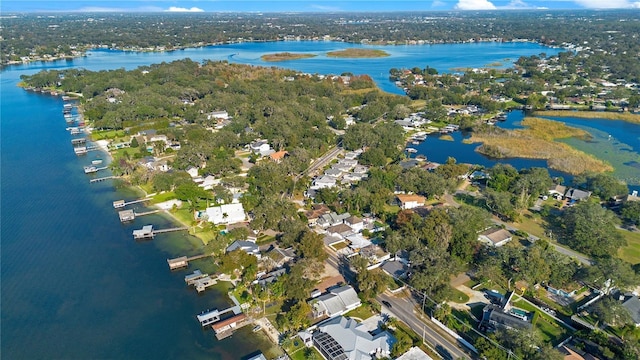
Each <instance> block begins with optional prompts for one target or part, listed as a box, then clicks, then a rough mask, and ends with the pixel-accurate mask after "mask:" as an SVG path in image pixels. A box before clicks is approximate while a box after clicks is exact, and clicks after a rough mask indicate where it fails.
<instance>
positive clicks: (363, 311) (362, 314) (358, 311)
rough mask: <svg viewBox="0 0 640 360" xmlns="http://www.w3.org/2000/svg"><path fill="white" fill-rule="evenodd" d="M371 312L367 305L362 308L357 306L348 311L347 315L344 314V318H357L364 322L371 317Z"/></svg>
mask: <svg viewBox="0 0 640 360" xmlns="http://www.w3.org/2000/svg"><path fill="white" fill-rule="evenodd" d="M373 315H374V314H373V311H371V308H370V307H369V305H368V304H362V306H359V307H357V308H355V309H353V310H351V311H349V312H348V313H346V314H345V315H344V316H346V317H354V318H358V319H360V320H366V319H368V318H370V317H372V316H373Z"/></svg>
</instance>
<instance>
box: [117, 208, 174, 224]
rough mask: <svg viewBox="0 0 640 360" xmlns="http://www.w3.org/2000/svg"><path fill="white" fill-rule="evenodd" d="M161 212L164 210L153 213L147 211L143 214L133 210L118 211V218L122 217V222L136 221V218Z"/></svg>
mask: <svg viewBox="0 0 640 360" xmlns="http://www.w3.org/2000/svg"><path fill="white" fill-rule="evenodd" d="M160 211H163V210H151V211H145V212H141V213H137V212H135V211H133V210H122V211H118V216H119V217H120V222H127V221H133V220H135V219H136V217H139V216H145V215H151V214H156V213H159V212H160Z"/></svg>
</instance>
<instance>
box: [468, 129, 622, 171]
mask: <svg viewBox="0 0 640 360" xmlns="http://www.w3.org/2000/svg"><path fill="white" fill-rule="evenodd" d="M522 125H523V126H526V128H525V129H521V130H520V129H519V130H511V131H488V132H484V133H480V132H474V133H473V135H472V136H471V138H470V139H469V140H467V142H472V143H478V142H479V143H482V144H483V145H482V146H481V147H480V148H479V149H478V151H479V152H481V153H483V154H485V155H489V156H492V157H498V158H510V157H519V158H529V159H545V160H547V161H548V164H549V167H550V168H552V169H556V170H560V171H564V172H567V173H570V174H574V175H576V174H580V173H583V172H585V171H588V172H605V171H612V170H613V167H612V166H611V165H609V164H608V163H606V162H604V161H602V160H600V159H597V158H596V157H594V156H592V155H589V154H587V153H584V152H582V151H578V150H576V149H574V148H572V147H571V146H569V145H567V144H564V143H560V142H556V141H554V140H555V139H563V138H569V137H578V138H588V137H589V134H588V133H587V132H586V131H584V130H580V129H576V128H573V127H569V126H566V125H565V124H563V123H561V122H557V121H551V120H545V119H539V118H525V119H524V120H523V121H522Z"/></svg>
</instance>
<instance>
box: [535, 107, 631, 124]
mask: <svg viewBox="0 0 640 360" xmlns="http://www.w3.org/2000/svg"><path fill="white" fill-rule="evenodd" d="M534 115H538V116H558V117H575V118H582V119H607V120H622V121H628V122H632V123H635V124H640V115H636V114H630V113H619V112H610V111H562V110H553V111H552V110H550V111H536V112H535V113H534Z"/></svg>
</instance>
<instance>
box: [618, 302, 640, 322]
mask: <svg viewBox="0 0 640 360" xmlns="http://www.w3.org/2000/svg"><path fill="white" fill-rule="evenodd" d="M622 306H623V307H624V308H625V309H627V311H628V312H629V315H631V318H632V319H633V323H634V324H636V326H640V299H639V298H638V297H637V296H635V295H631V296H629V297H628V298H627V299H626V300H625V301H624V302H623V303H622Z"/></svg>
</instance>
